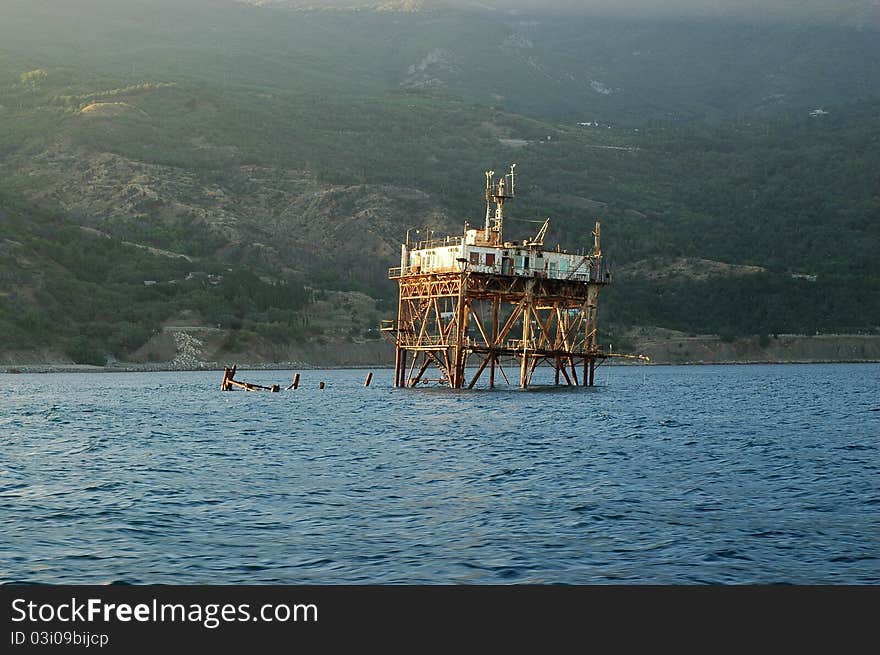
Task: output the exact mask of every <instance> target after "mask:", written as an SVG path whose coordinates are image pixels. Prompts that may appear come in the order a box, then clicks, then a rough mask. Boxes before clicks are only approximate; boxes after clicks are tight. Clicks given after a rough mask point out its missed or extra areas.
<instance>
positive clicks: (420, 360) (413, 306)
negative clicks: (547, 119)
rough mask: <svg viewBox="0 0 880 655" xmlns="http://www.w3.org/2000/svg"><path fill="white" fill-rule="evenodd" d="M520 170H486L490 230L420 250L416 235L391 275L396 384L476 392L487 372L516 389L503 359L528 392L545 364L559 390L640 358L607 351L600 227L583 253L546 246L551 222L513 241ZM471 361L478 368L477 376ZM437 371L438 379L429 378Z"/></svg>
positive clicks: (606, 276) (422, 244)
mask: <svg viewBox="0 0 880 655" xmlns="http://www.w3.org/2000/svg"><path fill="white" fill-rule="evenodd" d="M515 166H516V164H513V165H512V166H511V167H510V172H509V173H507V174H506V175H502V176H501V177H500V178H498V179H497V181H496V179H495V177H494V176H495V172H494V171H486V217H485V224H484V226H483V227H482V228H480V229H476V228H471V227H470V226H469V225H468V224H467V223H465V226H464V234H463V235H457V236H445V237H442V238H437V237H434V236H433V235H432V234H431V233H430V232H429V233H427V234H425V237H426V238H425V239H424V240H422V241H417V242H416V243H414V244H413V245H412V246H411V245H410V243H409V231H407V240H406V243H404V244H402V246H401V254H400V266H399V267H395V268H392V269H391V270H390V271H389V273H388V277H389V278H390V279H392V280H397V283H398V289H399V298H398V309H397V319H396V320H390V321H384V322H383V324H382V333H383V335H384V336H386V337H387V338H388V339H389V340H390V341H391V342H392V343H393V344H394V346H395V358H394V386H396V387H413V386H415V385H417V384H420V383H426V382H429V381H433V382H437V383H439V384H443V385H448V386H449V387H452V388H454V389H460V388H463V387H467V388H469V389H470V388H472V387H474V386H475V385H476V384H477V382H479V380H480V379H481V378H482V377H483V376H484V374H485V373H486V371H487V370H488V375H487V377H488V386H489V387H490V388H491V387H494V386H495V380H496V377H495V376H496V371H497V372H498V373H500V374H501V376H502V377H503V378H504V380H505V382H507V383H508V384H509V383H510V380H509V378H508V376H507V373H505V371H504V368H503V367H502V361H505V362H510V361H511V360H512V361H514V362H515V363H516V364H518V368H519V386H520V387H522V388H526V387H528V386H529V385H530V384H531V382H532V377H533V375H534V373H535V369H536V368H537V367H538V366H539V365H542V364H547V365H549V366H552V367H553V369H554V382H555V384H560V380H564V383H565V384H568V385H579V384H583V385H584V386H593V381H594V373H595V370H596V366H597V365H599V364H601V363H602V362H604V361H605V360H606V359H608V358H609V357H612V356H620V357H634V356H631V355H630V356H628V355H612V354H610V353H606V352H604V351H603V350H602V349H601V347H600V346H599V345H598V343H597V340H596V315H597V306H598V301H599V290H600V289H602V287H604V286H605V285H606V284H609V283H610V281H611V274H610V273H609V271H607V270H606V268H605V265H604V262H603V259H602V250H601V246H600V224H599V222H598V221H597V222H596V224H595V228H594V230H593V243H592V248H591V249H590V250H589V251H587V252H584V253H580V254H577V253H570V252H568V251H567V250H562V249H560V248H559V246H557V247H556V248H555V249H553V250H546V249H545V248H544V237H545V236H546V234H547V229H548V227H549V223H550V219H549V218H548V219H547V220H545V221H543V223H542V224H541V227H540V229H539V230H538V232H537V234H536V235H535V236H534V237H532V238H531V239H526V240H523V241H517V242H513V241H505V240H504V233H503V227H504V203H505V202H506V201H508V200H511V199H512V198H514V196H515V193H516V186H515V176H514V168H515ZM410 231H412V228H411V230H410ZM471 358H473V359H474V360H475V364H476V369H475V370H473V371H468V363H469V360H470V359H471ZM636 358H638V359H646V358H644V357H636ZM508 365H509V364H508ZM429 369H432V370H436V371H438V372H439V377H438V378H436V379H434V380H429V379H428V378H427V377H426V375H427V372H428V370H429ZM578 371H580V374H579V373H578Z"/></svg>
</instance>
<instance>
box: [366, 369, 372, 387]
mask: <svg viewBox="0 0 880 655" xmlns="http://www.w3.org/2000/svg"><path fill="white" fill-rule="evenodd" d="M372 381H373V372H372V371H370V372H369V373H367V379H366V380H364V386H365V387H369V386H370V382H372Z"/></svg>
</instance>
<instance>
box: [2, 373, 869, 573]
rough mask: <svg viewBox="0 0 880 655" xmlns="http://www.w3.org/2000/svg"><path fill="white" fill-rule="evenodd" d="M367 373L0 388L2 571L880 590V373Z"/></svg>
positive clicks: (171, 377) (126, 376) (102, 380)
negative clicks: (249, 388)
mask: <svg viewBox="0 0 880 655" xmlns="http://www.w3.org/2000/svg"><path fill="white" fill-rule="evenodd" d="M366 373H367V371H366V370H337V371H326V370H310V371H303V372H302V379H301V383H300V388H299V389H297V390H296V391H288V392H285V391H282V392H281V393H274V394H273V393H246V392H240V391H238V392H226V393H223V392H221V391H220V390H219V386H220V379H221V373H219V372H183V373H112V374H110V373H108V374H103V373H98V374H91V373H83V374H72V373H71V374H33V375H31V374H22V375H3V376H0V526H2V528H0V582H4V583H11V582H31V583H54V584H58V583H72V584H80V583H90V584H104V583H163V584H221V583H223V584H239V583H251V584H274V583H283V584H305V583H308V584H336V583H379V584H414V583H428V584H436V583H462V584H523V583H577V584H583V583H589V584H632V583H641V584H646V583H647V584H707V583H708V584H716V583H727V584H747V583H760V584H763V583H798V584H844V583H867V584H877V583H880V365H877V364H853V365H766V366H763V365H747V366H746V365H743V366H603V367H601V368H600V369H599V370H598V372H597V386H596V387H594V388H592V389H585V388H583V387H580V388H553V387H535V388H533V389H530V390H528V391H522V390H519V389H512V388H506V387H505V388H499V389H496V390H494V391H488V390H483V391H476V390H475V391H452V390H448V389H437V388H419V389H413V390H405V389H394V388H392V386H391V384H392V372H391V371H390V370H377V371H374V373H375V377H374V379H373V383H372V385H371V386H370V387H369V388H364V386H363V382H364V378H365V376H366ZM292 376H293V372H289V371H250V372H249V371H241V372H240V373H239V375H238V377H239V378H241V379H244V380H247V381H250V382H257V383H262V384H271V383H280V384H281V385H282V388H283V387H284V386H286V385H287V384H289V382H290V381H291V379H292ZM321 381H323V382H325V383H326V388H325V389H323V390H321V389H319V388H318V387H319V382H321ZM543 381H544V382H549V381H550V380H549V379H546V378H544V379H543Z"/></svg>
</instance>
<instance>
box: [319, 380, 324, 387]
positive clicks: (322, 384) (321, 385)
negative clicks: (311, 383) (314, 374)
mask: <svg viewBox="0 0 880 655" xmlns="http://www.w3.org/2000/svg"><path fill="white" fill-rule="evenodd" d="M318 388H319V389H323V388H324V382H323V381H322V382H321V383H320V384H319V385H318Z"/></svg>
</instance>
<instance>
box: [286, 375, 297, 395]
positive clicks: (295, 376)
mask: <svg viewBox="0 0 880 655" xmlns="http://www.w3.org/2000/svg"><path fill="white" fill-rule="evenodd" d="M297 387H299V373H294V375H293V383H292V384H291V385H290V386H289V387H287V390H288V391H290V390H291V389H296V388H297Z"/></svg>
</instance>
